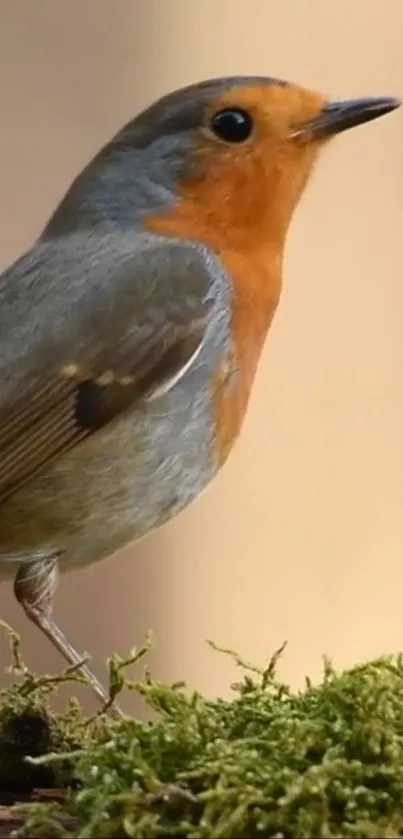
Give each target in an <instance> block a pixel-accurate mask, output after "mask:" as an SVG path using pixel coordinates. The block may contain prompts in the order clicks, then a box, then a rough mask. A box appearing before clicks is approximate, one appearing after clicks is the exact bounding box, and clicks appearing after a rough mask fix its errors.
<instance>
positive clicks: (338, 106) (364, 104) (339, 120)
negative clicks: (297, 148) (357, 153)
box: [291, 96, 401, 140]
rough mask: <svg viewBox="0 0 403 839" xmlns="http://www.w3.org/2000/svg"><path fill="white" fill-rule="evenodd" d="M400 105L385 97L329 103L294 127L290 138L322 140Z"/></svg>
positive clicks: (397, 100)
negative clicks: (311, 117)
mask: <svg viewBox="0 0 403 839" xmlns="http://www.w3.org/2000/svg"><path fill="white" fill-rule="evenodd" d="M400 105H401V102H400V101H399V99H394V98H391V97H386V96H380V97H370V98H367V99H346V100H342V101H340V102H329V103H328V104H327V105H325V106H324V108H323V109H322V110H321V111H320V113H319V114H318V116H316V117H314V118H313V119H310V120H308V121H307V122H305V123H303V124H302V125H299V126H296V128H295V130H294V131H293V132H292V135H291V136H292V137H304V136H306V137H307V138H309V139H318V140H321V139H323V140H324V139H326V138H329V137H333V136H334V135H335V134H340V132H341V131H347V129H348V128H354V127H355V126H356V125H361V124H362V123H364V122H370V120H371V119H377V117H381V116H383V114H388V113H389V112H390V111H394V110H395V108H398V107H399V106H400Z"/></svg>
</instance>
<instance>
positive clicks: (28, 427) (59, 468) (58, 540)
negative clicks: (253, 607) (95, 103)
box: [0, 77, 400, 701]
mask: <svg viewBox="0 0 403 839" xmlns="http://www.w3.org/2000/svg"><path fill="white" fill-rule="evenodd" d="M399 104H400V103H399V102H398V101H397V100H396V99H393V98H369V99H357V100H352V101H336V102H335V101H329V100H328V99H326V98H325V97H324V96H322V95H321V94H319V93H316V92H313V91H310V90H306V89H304V88H302V87H299V86H296V85H294V84H290V83H288V82H284V81H279V80H277V79H272V78H261V77H232V78H222V79H213V80H209V81H205V82H202V83H199V84H195V85H192V86H190V87H187V88H184V89H181V90H179V91H176V92H174V93H172V94H170V95H168V96H165V97H164V98H162V99H160V100H159V101H158V102H157V103H156V104H154V105H152V106H151V107H150V108H148V109H147V110H145V111H144V112H143V113H141V114H140V116H137V118H136V119H134V120H133V121H131V122H129V123H128V124H127V125H126V126H125V127H123V129H122V130H121V131H119V133H118V134H116V136H115V137H114V138H113V139H112V140H111V141H110V142H109V143H108V144H107V145H106V146H105V147H104V148H103V149H102V150H101V151H100V152H99V153H98V154H97V155H96V157H95V158H94V159H93V160H92V162H90V163H89V165H87V167H86V168H85V169H84V170H83V171H82V172H81V174H79V176H78V177H77V178H76V180H75V181H74V182H73V184H72V185H71V187H70V188H69V190H68V191H67V193H66V195H65V197H64V198H63V200H62V201H61V203H60V205H59V206H58V208H57V209H56V210H55V212H54V214H53V215H52V216H51V218H50V220H49V222H48V223H47V225H46V227H45V229H44V231H43V232H42V234H41V235H40V237H39V238H38V240H37V241H36V242H35V243H34V244H33V246H32V247H31V248H30V249H29V250H28V251H27V252H26V253H25V254H24V255H23V256H22V257H21V258H20V259H18V260H17V261H16V262H15V263H14V264H13V265H12V266H11V267H10V268H8V269H7V270H6V271H5V272H4V273H3V275H2V277H1V283H0V345H1V352H0V464H1V468H0V506H1V514H0V515H1V519H0V578H1V579H7V578H9V577H10V576H13V577H14V591H15V595H16V597H17V599H18V601H19V602H20V604H21V605H22V607H23V608H24V610H25V612H26V614H27V616H28V617H29V618H30V619H31V621H33V622H34V624H36V626H37V627H39V629H40V630H41V631H42V632H43V633H44V634H45V635H46V636H47V637H48V639H50V641H51V642H52V643H53V644H54V645H55V646H56V647H57V648H58V650H59V651H61V653H62V654H63V655H64V656H65V658H66V659H67V661H68V662H69V663H71V664H77V663H79V662H80V661H81V658H80V656H79V655H78V653H77V651H76V649H75V648H74V647H73V646H72V645H71V644H70V642H69V641H68V640H67V638H66V637H65V635H64V634H63V633H62V631H61V630H60V629H59V627H58V626H57V625H56V623H55V622H54V620H53V617H52V600H53V594H54V590H55V586H56V583H57V576H58V570H59V569H60V570H61V571H65V570H68V569H71V568H77V567H83V566H85V565H88V564H89V563H91V562H95V561H98V560H100V559H102V558H104V557H106V556H108V555H110V554H112V553H113V552H115V551H116V550H117V549H119V548H121V547H123V546H124V545H126V544H127V543H129V542H131V541H134V540H136V539H139V538H141V537H143V536H145V535H146V534H147V533H149V532H150V531H151V530H153V529H154V528H156V527H159V526H161V525H162V524H163V523H164V522H166V521H167V520H168V519H170V518H171V517H173V516H175V515H177V514H178V513H179V512H180V511H181V510H183V508H184V507H186V506H187V505H188V504H189V503H190V502H191V501H192V500H193V499H195V498H196V497H197V496H198V495H199V493H200V492H201V490H203V488H204V487H206V485H207V484H209V482H210V481H211V480H212V478H213V477H214V476H215V475H216V473H217V471H218V470H219V469H220V468H221V467H222V466H223V464H224V463H225V461H226V460H227V457H228V455H229V453H230V452H231V450H232V448H233V446H234V443H235V441H236V440H237V438H238V435H239V433H240V431H241V428H242V425H243V421H244V418H245V413H246V410H247V406H248V400H249V397H250V393H251V388H252V386H253V381H254V377H255V373H256V368H257V365H258V362H259V358H260V355H261V352H262V348H263V346H264V343H265V338H266V335H267V333H268V330H269V327H270V324H271V321H272V318H273V315H274V313H275V311H276V308H277V305H278V302H279V297H280V292H281V284H282V266H283V254H284V246H285V240H286V236H287V231H288V228H289V225H290V221H291V218H292V215H293V212H294V210H295V208H296V206H297V204H298V202H299V199H300V197H301V195H302V193H303V191H304V188H305V186H306V184H307V182H308V180H309V177H310V175H311V173H312V170H313V167H314V164H315V162H316V160H317V157H318V153H319V152H320V150H321V149H322V147H323V145H324V144H325V143H326V142H327V141H328V140H329V139H330V138H331V137H333V136H334V135H336V134H338V133H340V132H341V131H344V130H346V129H348V128H351V127H353V126H357V125H359V124H360V123H364V122H367V121H369V120H372V119H375V118H377V117H379V116H381V115H382V114H387V113H388V112H389V111H392V110H394V109H395V108H397V107H398V106H399ZM83 670H84V672H85V674H86V675H87V676H88V677H89V678H90V679H91V683H92V685H93V687H94V690H95V692H96V694H97V696H98V697H99V698H100V699H101V700H102V701H105V700H107V699H108V697H107V692H106V691H105V689H104V688H103V686H102V685H101V684H100V683H99V682H98V680H97V679H96V678H95V677H94V676H93V674H92V673H90V671H89V670H88V669H87V667H86V666H85V667H83Z"/></svg>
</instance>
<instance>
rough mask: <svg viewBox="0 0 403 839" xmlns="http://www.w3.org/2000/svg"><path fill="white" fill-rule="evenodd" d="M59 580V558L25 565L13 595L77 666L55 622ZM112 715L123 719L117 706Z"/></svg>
mask: <svg viewBox="0 0 403 839" xmlns="http://www.w3.org/2000/svg"><path fill="white" fill-rule="evenodd" d="M58 576H59V571H58V562H57V557H54V556H49V555H47V556H44V557H41V558H37V559H34V560H32V561H30V562H24V563H23V564H22V565H20V567H19V569H18V572H17V575H16V577H15V580H14V594H15V596H16V598H17V600H18V602H19V603H20V604H21V606H22V608H23V609H24V612H25V614H26V615H27V617H28V618H29V619H30V620H31V621H32V622H33V623H34V624H35V625H36V626H37V627H38V629H40V630H41V632H43V634H44V635H46V637H47V638H48V639H49V641H50V642H51V643H52V644H53V645H54V646H55V647H56V649H57V650H59V652H60V653H61V654H62V655H63V656H64V658H65V659H66V661H67V662H68V664H71V665H77V664H80V662H81V661H82V656H80V655H79V654H78V652H77V650H76V649H75V648H74V647H73V646H72V645H71V644H70V642H69V641H68V639H67V638H66V636H65V635H64V633H63V632H62V631H61V629H59V627H58V626H57V624H56V623H55V622H54V620H53V618H52V607H53V595H54V593H55V590H56V587H57V583H58ZM79 671H80V673H82V675H83V676H85V678H86V679H88V681H89V682H90V684H91V687H92V689H93V691H94V693H95V694H96V696H97V698H98V699H100V700H101V702H102V703H103V704H107V703H108V702H109V695H108V693H107V691H106V690H105V688H104V687H103V686H102V684H101V683H100V682H99V681H98V679H97V678H96V676H94V674H93V673H92V672H91V670H90V669H89V667H87V665H86V664H81V666H80V667H79ZM111 711H112V713H114V714H115V716H118V717H121V716H122V712H121V711H120V710H119V708H118V707H117V706H116V705H112V707H111Z"/></svg>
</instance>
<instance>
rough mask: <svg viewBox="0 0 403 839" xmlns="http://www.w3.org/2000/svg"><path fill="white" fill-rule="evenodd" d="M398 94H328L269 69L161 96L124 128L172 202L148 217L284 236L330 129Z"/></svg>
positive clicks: (243, 236)
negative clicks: (263, 74) (168, 186)
mask: <svg viewBox="0 0 403 839" xmlns="http://www.w3.org/2000/svg"><path fill="white" fill-rule="evenodd" d="M399 104H400V103H399V102H398V100H396V99H393V98H365V99H356V100H347V101H331V100H329V99H327V98H326V97H325V96H323V95H321V94H319V93H316V92H313V91H310V90H307V89H305V88H303V87H299V86H297V85H293V84H289V83H287V82H283V81H278V80H273V79H268V78H230V79H217V80H211V81H207V82H202V83H200V84H196V85H193V86H190V87H187V88H185V89H182V90H179V91H176V92H175V93H173V94H170V95H168V96H166V97H164V98H163V99H161V100H160V101H159V102H157V103H156V104H155V105H153V106H152V107H151V108H149V109H148V110H147V111H145V112H144V113H143V114H141V115H140V117H138V118H137V120H135V121H134V122H133V123H132V124H131V128H130V129H129V132H128V134H127V137H126V138H127V139H128V137H129V135H130V134H131V137H132V141H134V143H135V144H136V145H137V147H141V146H142V148H143V151H144V153H145V158H144V161H146V158H147V157H148V158H149V160H150V163H151V162H152V157H153V156H154V158H156V162H155V166H156V167H157V168H158V171H159V172H160V173H161V177H164V178H165V179H167V178H172V183H173V184H174V186H173V188H172V193H171V194H173V196H174V199H173V204H174V206H169V207H167V208H166V211H165V212H164V211H162V212H157V213H156V216H155V221H154V224H156V226H157V227H158V224H159V223H161V224H162V225H164V223H165V221H167V220H168V218H171V219H172V224H173V226H175V224H174V220H175V223H176V224H177V225H178V232H179V230H180V229H181V230H182V231H183V229H184V228H183V225H184V223H185V222H186V220H187V219H188V220H189V223H191V224H192V225H194V226H195V232H196V228H197V230H198V238H201V239H207V240H208V242H209V244H212V245H214V241H212V239H214V238H215V237H216V238H217V242H218V240H220V241H221V242H222V239H223V236H224V237H225V239H226V240H231V242H232V246H233V247H236V248H238V249H239V250H245V249H246V250H248V249H249V248H253V247H254V246H255V245H257V244H258V242H259V241H260V240H261V238H262V237H263V239H264V240H265V241H266V242H268V240H271V241H272V242H273V244H276V245H277V246H279V245H280V244H281V245H282V244H283V240H284V238H285V235H286V232H287V228H288V225H289V222H290V220H291V216H292V213H293V211H294V209H295V207H296V205H297V203H298V200H299V198H300V196H301V194H302V192H303V190H304V187H305V185H306V183H307V181H308V180H309V176H310V174H311V172H312V169H313V167H314V164H315V161H316V159H317V156H318V152H319V151H320V149H321V148H322V147H323V145H324V144H325V143H326V142H327V141H328V140H330V138H332V137H334V136H335V135H336V134H339V133H340V132H342V131H345V130H346V129H348V128H352V127H354V126H357V125H360V124H361V123H364V122H368V121H369V120H372V119H375V118H377V117H379V116H381V115H382V114H386V113H388V112H389V111H392V110H393V109H394V108H396V107H398V105H399ZM122 139H123V137H122ZM152 152H153V153H152ZM158 220H160V221H158ZM173 232H175V231H173Z"/></svg>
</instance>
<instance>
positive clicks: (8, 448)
mask: <svg viewBox="0 0 403 839" xmlns="http://www.w3.org/2000/svg"><path fill="white" fill-rule="evenodd" d="M209 268H210V265H209V257H208V256H207V255H206V252H205V251H204V250H203V248H198V247H197V246H193V245H190V244H189V245H186V244H183V243H181V242H179V241H175V240H172V241H165V240H162V239H161V240H160V239H156V238H151V237H150V238H147V237H144V238H141V237H139V238H138V240H136V241H135V244H133V235H132V234H131V235H130V236H129V234H127V235H120V236H119V238H118V239H117V238H116V236H113V235H112V236H110V237H102V239H98V238H97V239H94V238H92V237H89V238H85V239H84V238H82V237H80V236H71V237H66V238H63V239H61V240H59V241H52V240H50V241H49V242H46V241H45V242H42V243H39V244H38V245H37V247H36V248H34V249H33V250H32V251H31V252H29V253H28V254H26V255H25V256H24V257H23V258H22V259H21V260H19V261H18V262H17V263H15V265H14V266H12V267H11V268H10V269H9V270H8V271H7V272H6V273H5V274H4V275H3V276H2V277H0V356H1V357H0V503H1V502H2V501H3V500H4V499H5V498H6V497H9V496H10V495H11V494H13V493H14V492H15V491H16V490H17V489H19V488H20V487H21V486H22V485H23V484H25V483H26V482H28V481H30V480H31V479H32V478H33V477H34V476H35V475H36V474H37V473H38V471H40V470H42V469H43V468H44V467H45V466H46V465H47V464H48V463H49V462H50V461H52V460H53V459H54V458H56V457H59V456H61V455H62V454H63V453H64V452H65V451H67V450H68V449H71V448H72V447H73V446H76V445H77V444H78V443H80V442H81V441H82V440H83V439H85V438H86V437H88V436H89V435H92V434H96V433H97V432H98V431H99V429H101V428H102V427H103V426H105V425H106V424H107V423H109V422H111V421H112V420H114V419H115V418H116V417H118V416H119V415H120V414H121V413H122V412H124V411H126V410H127V409H128V408H130V407H131V406H133V404H134V403H135V402H136V401H138V400H142V399H147V398H148V399H149V398H152V397H155V396H156V395H158V394H159V393H161V392H162V391H164V390H165V391H166V390H168V389H169V388H172V387H174V386H175V384H176V383H177V381H178V380H179V379H180V378H181V377H182V376H183V375H185V373H186V372H187V370H188V369H189V367H191V366H192V363H193V361H194V360H195V358H196V356H197V355H198V353H199V351H200V349H201V347H202V345H203V342H204V339H205V334H206V329H207V326H208V323H209V318H210V305H209V288H210V277H209Z"/></svg>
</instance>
